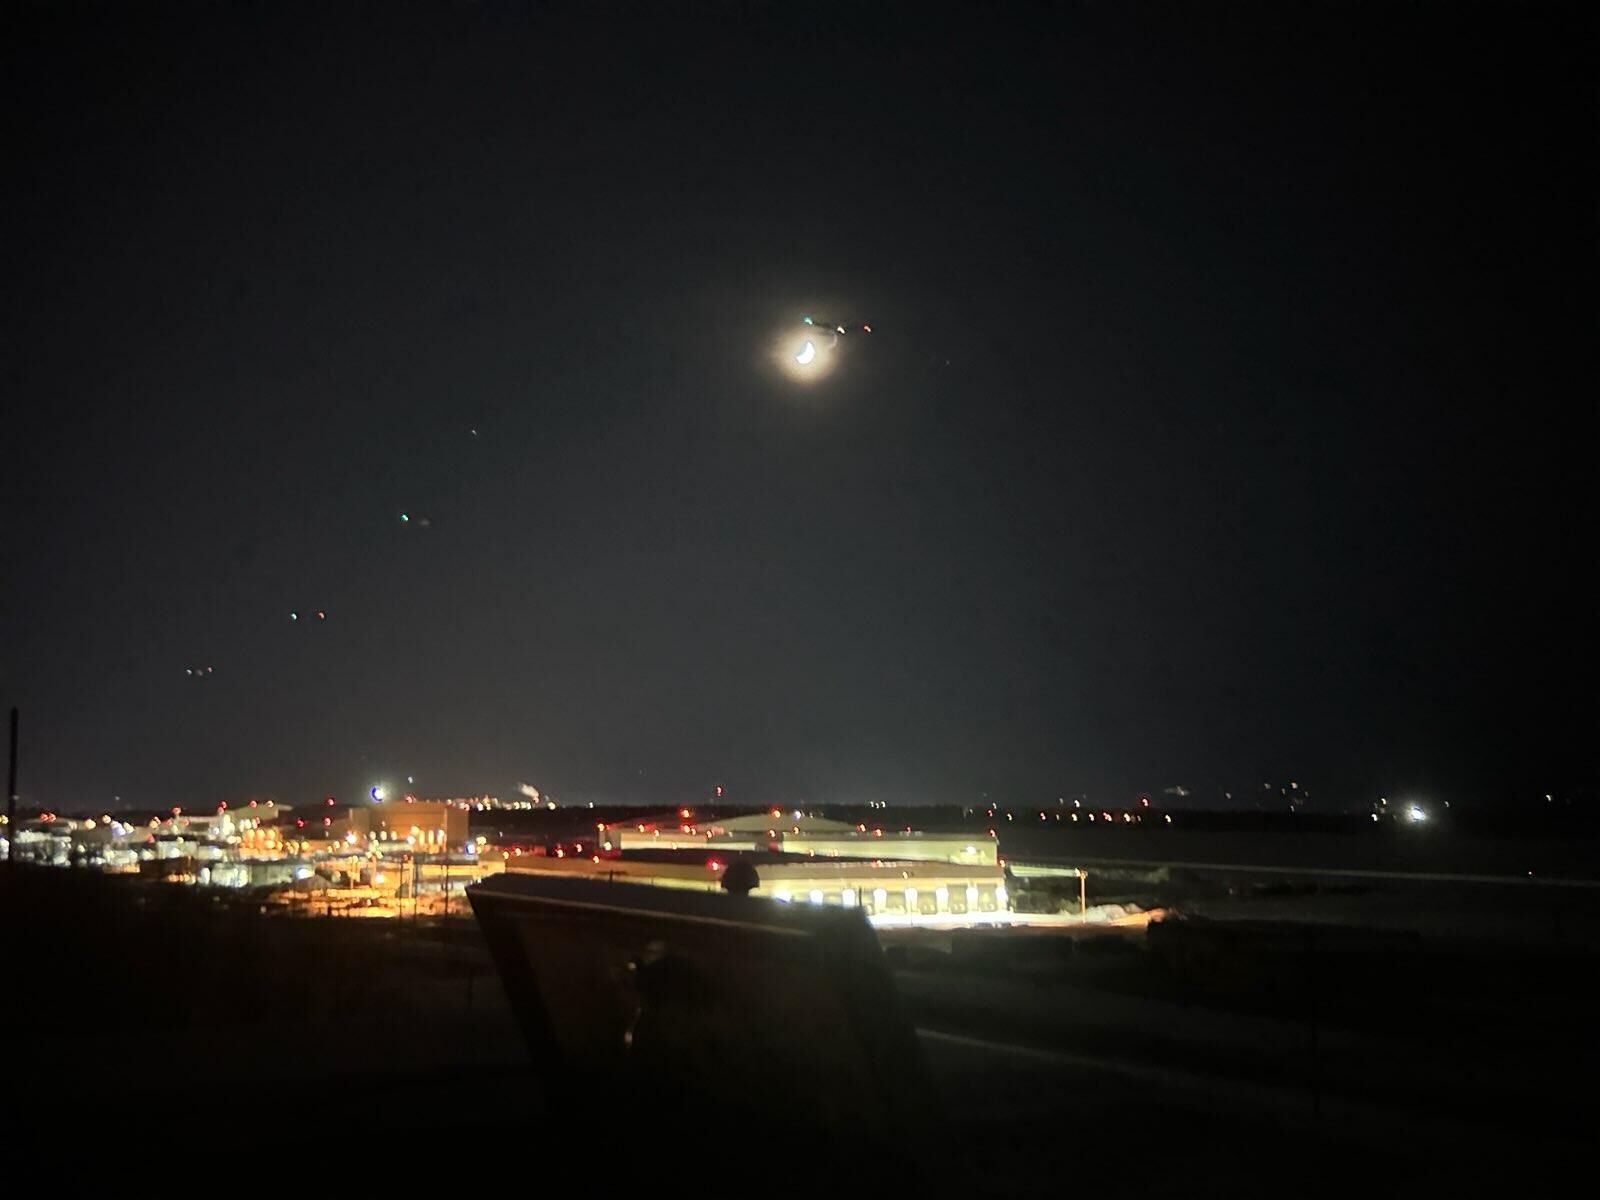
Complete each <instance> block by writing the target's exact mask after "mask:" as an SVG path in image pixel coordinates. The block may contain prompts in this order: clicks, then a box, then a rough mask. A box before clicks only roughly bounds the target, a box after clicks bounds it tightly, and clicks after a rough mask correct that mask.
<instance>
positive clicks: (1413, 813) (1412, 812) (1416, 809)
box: [1406, 804, 1428, 821]
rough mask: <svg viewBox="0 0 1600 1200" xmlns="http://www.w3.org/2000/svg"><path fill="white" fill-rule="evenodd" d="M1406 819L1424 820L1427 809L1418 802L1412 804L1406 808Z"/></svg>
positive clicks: (1426, 815)
mask: <svg viewBox="0 0 1600 1200" xmlns="http://www.w3.org/2000/svg"><path fill="white" fill-rule="evenodd" d="M1406 819H1407V820H1410V821H1426V820H1427V819H1428V811H1427V809H1425V808H1423V807H1422V805H1420V804H1413V805H1412V806H1411V807H1410V808H1408V809H1406Z"/></svg>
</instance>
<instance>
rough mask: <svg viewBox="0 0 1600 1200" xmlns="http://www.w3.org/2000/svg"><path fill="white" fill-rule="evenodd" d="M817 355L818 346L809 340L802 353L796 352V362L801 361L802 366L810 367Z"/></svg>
mask: <svg viewBox="0 0 1600 1200" xmlns="http://www.w3.org/2000/svg"><path fill="white" fill-rule="evenodd" d="M816 357H817V348H816V346H815V345H814V344H812V343H811V342H807V343H806V344H805V345H804V346H803V347H802V348H801V350H800V353H799V354H796V355H795V356H794V360H795V362H797V363H799V364H800V365H801V366H802V367H808V366H810V365H811V362H812V360H813V359H815V358H816Z"/></svg>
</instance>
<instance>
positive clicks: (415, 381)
mask: <svg viewBox="0 0 1600 1200" xmlns="http://www.w3.org/2000/svg"><path fill="white" fill-rule="evenodd" d="M130 7H131V6H130ZM644 7H645V6H642V5H631V4H630V5H616V6H614V7H610V8H607V7H604V6H600V5H595V4H576V3H571V4H567V3H554V4H547V5H513V4H501V5H490V4H481V5H480V4H468V3H440V4H437V5H431V6H430V5H421V4H410V5H387V4H372V5H367V6H354V5H328V4H317V5H308V6H304V7H296V6H294V5H288V4H258V5H233V6H228V5H218V4H207V5H195V6H192V7H180V6H172V5H146V6H139V11H138V12H136V13H130V12H128V11H125V9H124V8H123V6H116V5H102V6H91V5H57V4H49V5H46V4H22V5H19V6H16V7H15V8H13V10H12V12H11V15H10V16H9V17H8V18H7V20H6V26H7V28H6V34H5V37H4V38H0V41H4V42H5V43H6V44H7V47H8V48H7V49H6V50H5V51H4V53H5V55H6V58H5V62H4V73H5V83H4V85H3V86H4V87H5V88H6V90H7V109H8V112H9V113H10V114H11V116H12V122H11V124H12V125H13V133H12V135H11V136H10V137H9V138H8V139H7V141H8V143H9V146H10V149H9V151H8V153H7V159H8V162H7V171H6V175H7V182H8V186H7V189H6V190H7V193H8V201H9V203H8V208H9V209H10V216H9V218H8V219H7V221H6V232H5V236H4V238H3V239H0V243H3V249H0V254H3V255H4V264H3V266H4V277H5V284H6V286H5V289H4V292H5V297H6V300H5V303H6V312H5V345H4V357H3V365H4V383H5V389H4V394H5V404H4V412H5V414H6V415H5V428H4V434H3V436H0V454H3V466H0V472H3V475H0V478H3V480H4V484H3V498H0V513H3V515H4V523H3V532H4V546H3V551H0V564H3V565H0V630H3V639H0V701H3V702H4V703H5V704H17V705H19V706H20V707H21V709H22V715H23V731H24V745H23V763H22V765H23V771H22V784H23V798H24V804H30V803H31V804H35V805H44V806H53V807H64V808H73V807H88V806H95V807H99V806H102V805H104V806H111V805H112V804H113V803H114V801H113V797H120V803H121V804H122V805H124V806H135V805H139V806H155V805H165V804H171V803H181V804H185V805H194V806H201V805H206V804H213V803H215V802H217V801H220V800H232V799H236V798H240V797H244V796H247V795H252V794H254V795H264V794H272V795H276V796H278V797H280V798H282V799H284V800H287V801H289V802H291V803H293V802H295V801H296V800H305V799H307V798H310V797H314V796H320V795H322V794H323V793H325V792H331V793H334V794H337V795H339V796H341V797H346V796H350V797H354V796H356V795H360V794H364V793H365V791H366V788H367V786H368V785H369V784H370V783H372V782H376V781H379V780H383V781H387V782H389V783H390V784H391V785H397V784H399V785H403V780H404V778H405V776H407V775H412V776H414V777H415V779H416V784H415V789H414V790H416V791H417V792H419V793H423V794H433V795H440V794H444V795H461V794H468V793H480V792H485V791H488V792H493V793H497V794H500V795H502V796H507V795H512V794H514V792H515V787H516V784H517V783H518V781H528V782H531V783H533V784H536V785H537V786H539V787H540V788H542V789H545V790H546V791H552V792H554V793H555V794H556V795H558V796H559V797H561V798H562V799H563V800H567V801H588V800H593V801H597V802H604V801H607V800H618V801H649V802H654V801H657V800H661V801H669V800H670V801H677V800H680V799H689V800H693V799H698V798H703V797H704V796H705V795H706V794H707V793H708V792H709V790H710V788H711V787H712V786H713V785H715V784H719V783H720V784H723V785H724V786H725V787H726V788H727V793H728V796H729V797H730V799H748V800H749V801H751V802H752V803H766V802H768V801H772V800H780V799H781V800H794V801H800V800H811V801H819V802H820V801H865V800H867V799H878V798H881V799H887V800H890V801H892V802H908V801H921V800H926V801H968V802H970V801H971V800H973V799H975V798H977V797H979V796H980V795H982V794H984V793H987V794H988V795H989V796H990V797H992V798H997V799H1004V800H1015V801H1018V802H1023V803H1030V802H1044V801H1051V802H1053V801H1054V800H1055V798H1056V797H1058V796H1063V795H1068V796H1070V795H1073V794H1078V793H1086V794H1088V795H1090V796H1091V797H1096V798H1098V797H1102V796H1103V797H1106V798H1107V799H1108V800H1111V801H1115V800H1116V799H1118V798H1121V797H1125V796H1129V795H1131V794H1132V793H1133V792H1135V791H1140V790H1148V791H1151V792H1157V791H1158V790H1159V789H1161V788H1164V787H1168V786H1171V785H1174V784H1183V785H1185V786H1187V787H1189V788H1190V789H1192V790H1193V791H1194V792H1195V794H1196V796H1195V798H1196V800H1199V799H1202V798H1205V797H1210V796H1214V795H1215V794H1216V793H1217V791H1218V789H1220V788H1222V787H1229V788H1234V789H1238V788H1250V787H1259V786H1260V783H1261V782H1262V781H1265V780H1272V781H1274V782H1281V781H1287V780H1289V779H1295V780H1297V781H1299V782H1300V783H1301V785H1302V786H1303V787H1309V788H1310V789H1311V790H1312V793H1313V797H1314V800H1316V801H1321V802H1323V803H1326V804H1330V805H1331V804H1334V803H1337V802H1345V801H1349V802H1352V803H1365V802H1367V801H1370V799H1371V798H1372V797H1373V796H1375V795H1376V794H1378V793H1379V792H1380V791H1381V792H1386V793H1390V794H1393V793H1395V792H1405V791H1408V790H1409V791H1410V792H1411V793H1414V794H1417V795H1427V796H1432V797H1437V798H1451V797H1452V796H1454V797H1462V798H1480V799H1487V798H1494V797H1499V796H1503V795H1505V794H1509V793H1511V792H1513V791H1519V790H1520V791H1523V792H1526V791H1530V790H1538V791H1540V792H1543V791H1546V790H1549V789H1550V788H1552V787H1556V788H1562V787H1582V786H1585V785H1587V784H1589V783H1591V782H1592V781H1593V779H1594V777H1595V772H1596V768H1595V766H1594V761H1593V755H1592V743H1593V741H1594V736H1595V734H1596V732H1597V725H1600V722H1597V721H1596V715H1597V709H1596V703H1595V698H1594V697H1595V692H1594V685H1593V679H1594V673H1595V666H1596V662H1595V659H1596V655H1595V650H1596V639H1595V636H1594V632H1593V626H1594V618H1595V614H1596V613H1597V612H1600V590H1597V588H1596V585H1595V584H1594V582H1593V581H1592V579H1591V578H1590V577H1589V572H1590V570H1591V568H1592V567H1593V565H1594V559H1595V547H1596V546H1597V545H1600V528H1597V525H1600V521H1597V509H1596V504H1595V500H1594V493H1593V489H1594V482H1595V476H1594V468H1595V457H1596V456H1595V452H1596V449H1597V446H1600V439H1597V436H1596V435H1597V426H1596V419H1595V418H1596V406H1595V397H1596V395H1597V391H1596V386H1595V385H1596V378H1595V376H1596V372H1595V369H1594V368H1595V358H1594V346H1595V332H1596V329H1595V295H1596V293H1595V288H1594V284H1595V276H1596V272H1595V266H1596V222H1595V212H1596V200H1597V197H1596V192H1595V186H1594V183H1593V180H1592V178H1591V175H1592V168H1593V166H1594V154H1595V148H1596V144H1597V142H1596V102H1595V93H1594V78H1595V75H1594V72H1595V67H1596V56H1595V53H1594V46H1595V40H1594V32H1595V31H1594V28H1593V25H1592V22H1591V21H1590V19H1589V18H1587V17H1584V16H1581V15H1580V14H1579V10H1578V8H1577V7H1576V6H1574V7H1570V8H1554V7H1539V6H1534V5H1515V6H1513V5H1507V6H1500V7H1474V6H1470V5H1462V4H1456V3H1449V4H1445V3H1439V4H1409V5H1407V4H1390V3H1385V4H1376V5H1372V6H1369V7H1363V6H1359V5H1354V4H1338V5H1331V6H1327V7H1322V8H1318V7H1314V6H1310V7H1308V6H1303V5H1283V4H1279V3H1274V4H1269V5H1260V6H1257V5H1251V4H1244V3H1231V2H1230V3H1226V4H1223V3H1216V4H1181V5H1179V4H1170V5H1168V4H1159V5H1158V4H1124V3H1115V4H1113V3H1098V4H1084V5H1077V6H1073V5H1021V4H1019V5H1015V6H999V5H989V4H985V5H967V6H960V7H946V6H940V5H928V4H917V5H905V6H895V5H887V4H869V5H859V6H854V5H831V4H811V5H806V4H794V3H785V4H774V5H765V6H758V5H752V4H710V3H706V4H693V5H682V6H668V5H658V6H654V13H653V15H648V16H647V15H644V13H643V12H642V11H641V10H643V9H644ZM328 10H338V11H337V15H333V16H330V14H329V12H328ZM396 10H398V11H396ZM805 313H813V314H816V315H819V316H823V317H828V318H833V319H836V320H841V321H849V322H863V321H865V322H870V323H871V324H872V325H873V329H874V332H873V333H872V334H871V335H870V337H869V336H866V335H852V337H851V338H848V339H846V344H845V346H844V347H843V350H844V354H843V358H842V361H841V362H840V365H839V366H838V369H837V370H835V371H834V372H833V373H832V374H831V375H830V376H829V378H827V379H826V380H825V381H822V382H819V383H817V384H815V385H813V386H809V387H804V386H800V385H797V384H796V383H794V382H793V381H791V380H789V379H787V378H785V376H784V375H783V374H782V373H781V372H779V371H777V370H775V369H774V366H773V362H772V348H773V346H774V344H775V339H777V338H778V337H779V336H780V335H783V336H788V335H792V334H795V333H798V332H799V331H800V330H801V329H802V327H801V326H800V324H799V321H800V318H801V316H802V315H803V314H805ZM474 431H476V432H474ZM401 513H406V514H408V515H409V516H410V518H411V519H410V520H409V521H402V520H401V517H400V514H401ZM319 610H320V611H322V612H325V613H326V619H324V620H317V619H316V617H315V614H316V612H318V611H319ZM296 611H297V612H299V613H300V614H301V619H300V620H298V621H295V620H291V619H290V615H289V614H290V613H291V612H296ZM208 666H209V667H210V668H212V670H211V673H209V674H205V675H202V676H199V677H194V676H190V675H187V674H186V671H188V670H191V669H194V668H203V667H208Z"/></svg>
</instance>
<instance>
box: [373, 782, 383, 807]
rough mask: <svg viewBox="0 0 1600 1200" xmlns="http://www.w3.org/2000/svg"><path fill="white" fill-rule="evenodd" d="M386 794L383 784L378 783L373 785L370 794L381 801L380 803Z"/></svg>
mask: <svg viewBox="0 0 1600 1200" xmlns="http://www.w3.org/2000/svg"><path fill="white" fill-rule="evenodd" d="M385 794H386V793H385V792H384V790H383V784H381V783H376V784H373V785H372V791H371V793H370V795H371V796H372V798H373V799H374V800H376V801H377V802H378V803H380V804H381V803H383V797H384V796H385Z"/></svg>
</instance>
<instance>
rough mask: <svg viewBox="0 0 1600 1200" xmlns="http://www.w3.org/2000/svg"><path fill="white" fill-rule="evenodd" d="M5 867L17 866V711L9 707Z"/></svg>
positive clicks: (13, 707) (13, 868) (12, 867)
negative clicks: (9, 734)
mask: <svg viewBox="0 0 1600 1200" xmlns="http://www.w3.org/2000/svg"><path fill="white" fill-rule="evenodd" d="M6 797H7V799H6V845H7V847H9V848H8V849H7V850H6V866H7V867H9V868H11V869H12V870H15V869H16V865H17V709H16V706H15V705H12V707H11V771H10V775H9V782H8V783H7V785H6Z"/></svg>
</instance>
